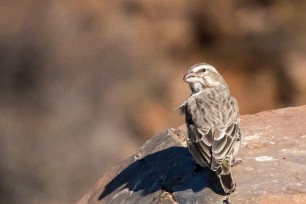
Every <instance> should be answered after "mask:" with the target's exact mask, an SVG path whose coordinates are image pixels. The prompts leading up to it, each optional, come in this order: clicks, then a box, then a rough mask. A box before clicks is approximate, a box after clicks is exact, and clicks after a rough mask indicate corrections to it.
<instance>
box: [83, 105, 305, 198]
mask: <svg viewBox="0 0 306 204" xmlns="http://www.w3.org/2000/svg"><path fill="white" fill-rule="evenodd" d="M241 129H242V133H243V136H244V138H243V142H242V146H241V149H240V152H239V155H238V156H240V157H241V158H242V160H243V162H242V163H241V164H239V165H237V166H235V167H233V176H234V179H235V181H236V183H237V188H236V191H235V192H234V193H233V194H231V195H230V196H229V198H230V200H231V202H232V203H252V204H254V203H263V204H267V203H306V106H301V107H295V108H285V109H279V110H272V111H267V112H261V113H258V114H254V115H245V116H242V117H241ZM185 133H186V129H185V126H181V127H179V128H177V129H168V130H166V131H164V132H162V133H160V134H159V135H157V136H154V137H153V138H152V139H150V140H148V141H147V142H146V143H145V144H144V145H143V147H142V148H141V149H140V151H139V153H138V154H136V155H134V156H132V157H130V158H129V159H127V160H125V161H123V162H121V164H119V165H118V166H116V167H114V168H113V169H112V170H111V171H109V172H108V173H106V174H105V175H104V176H103V177H102V178H101V179H100V180H99V181H98V182H97V184H96V186H95V187H94V188H93V189H92V190H90V191H89V192H88V193H87V194H86V195H85V196H83V198H82V199H81V200H80V201H79V202H78V204H85V203H97V204H98V203H222V201H224V199H225V197H224V196H223V195H222V193H221V192H220V188H219V186H218V185H217V184H216V180H215V178H214V177H213V176H212V175H211V173H210V172H209V171H208V170H207V169H198V168H196V165H195V164H194V162H193V160H192V157H191V155H190V154H189V152H188V150H187V149H186V147H185V146H186V144H185V140H184V134H185Z"/></svg>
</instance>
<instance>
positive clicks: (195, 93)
mask: <svg viewBox="0 0 306 204" xmlns="http://www.w3.org/2000/svg"><path fill="white" fill-rule="evenodd" d="M184 81H185V82H187V83H189V86H190V88H191V91H192V94H191V96H190V97H189V98H188V99H187V100H186V101H185V102H184V103H183V104H182V106H181V107H180V109H181V111H182V113H184V114H185V119H186V125H187V130H188V133H187V135H186V139H187V145H188V149H189V151H190V153H191V154H192V156H193V158H194V159H195V161H196V163H197V164H199V165H200V166H202V167H209V168H210V169H211V170H212V171H213V172H215V173H216V175H217V176H218V178H219V180H220V184H221V187H222V188H223V190H224V193H226V194H230V193H232V192H233V191H234V190H235V188H236V184H235V182H234V181H233V178H232V175H231V167H232V166H234V165H236V164H237V163H240V161H241V160H239V161H238V160H235V156H236V154H237V152H238V150H239V147H240V143H241V132H240V128H239V107H238V103H237V101H236V99H235V98H234V97H232V96H231V94H230V92H229V88H228V86H227V84H226V82H225V81H224V79H223V77H222V76H221V75H220V74H219V72H218V71H217V70H216V69H215V68H214V67H213V66H211V65H209V64H204V63H203V64H197V65H194V66H193V67H191V68H190V69H189V70H188V72H187V73H186V74H185V76H184Z"/></svg>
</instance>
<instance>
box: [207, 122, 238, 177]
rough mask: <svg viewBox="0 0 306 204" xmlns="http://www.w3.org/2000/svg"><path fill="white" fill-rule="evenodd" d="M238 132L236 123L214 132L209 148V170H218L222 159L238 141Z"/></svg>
mask: <svg viewBox="0 0 306 204" xmlns="http://www.w3.org/2000/svg"><path fill="white" fill-rule="evenodd" d="M238 131H239V127H238V124H237V123H231V124H230V125H229V126H227V127H225V128H220V129H216V130H215V133H214V137H213V138H214V139H213V143H212V147H211V152H212V158H211V169H212V170H213V171H218V169H220V166H221V164H222V162H223V160H224V158H225V157H226V156H227V155H229V153H230V152H231V151H232V147H233V144H234V142H235V141H237V139H238V138H237V135H238V134H239V133H238Z"/></svg>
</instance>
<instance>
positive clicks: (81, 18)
mask: <svg viewBox="0 0 306 204" xmlns="http://www.w3.org/2000/svg"><path fill="white" fill-rule="evenodd" d="M305 11H306V1H302V0H292V1H285V0H278V1H276V0H249V1H243V0H234V1H222V0H215V1H208V0H176V1H174V0H168V1H162V0H114V1H103V0H101V1H96V0H92V1H85V0H73V1H72V0H68V1H59V0H54V1H50V0H45V1H39V0H23V1H16V0H12V1H4V0H2V1H1V7H0V159H1V162H0V181H1V182H0V195H1V196H0V202H1V203H12V204H14V203H34V204H35V203H46V204H51V203H52V204H53V203H63V204H65V203H73V202H75V201H77V200H79V199H80V198H81V196H82V195H83V194H84V193H85V192H87V191H88V189H89V188H90V187H91V186H93V185H94V183H95V181H96V180H97V179H98V178H100V177H101V176H102V175H103V173H104V172H105V171H106V170H107V169H109V168H111V166H112V165H114V164H115V163H116V162H118V161H119V160H120V159H123V158H126V157H128V156H129V155H131V154H133V153H135V152H136V151H137V149H138V148H139V147H140V146H141V144H142V143H143V142H144V141H145V140H146V139H148V138H149V137H151V136H152V135H154V134H156V133H158V132H160V131H161V130H163V129H165V128H167V127H176V126H179V125H181V124H183V122H184V118H183V116H181V115H180V114H179V113H178V111H177V110H176V108H177V107H179V106H180V104H181V103H182V102H183V100H184V99H185V98H187V97H188V95H189V92H190V91H189V88H188V85H187V84H186V83H184V82H183V81H182V77H183V74H184V73H185V71H186V70H187V69H188V67H190V66H191V65H193V64H196V63H199V62H206V63H210V64H212V65H214V66H215V67H217V68H218V69H219V71H220V72H221V73H222V74H223V76H224V77H225V79H226V81H227V82H228V84H229V86H230V88H231V92H232V94H233V95H234V96H236V98H237V99H238V101H239V103H240V108H241V114H248V113H255V112H258V111H263V110H269V109H276V108H280V107H286V106H297V105H301V104H305V103H306V80H305V78H306V13H305Z"/></svg>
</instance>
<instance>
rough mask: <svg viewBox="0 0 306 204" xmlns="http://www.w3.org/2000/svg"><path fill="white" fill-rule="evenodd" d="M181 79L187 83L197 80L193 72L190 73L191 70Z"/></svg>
mask: <svg viewBox="0 0 306 204" xmlns="http://www.w3.org/2000/svg"><path fill="white" fill-rule="evenodd" d="M183 79H184V81H185V82H187V83H195V82H198V81H199V78H198V76H197V75H196V74H195V73H192V72H187V73H186V74H185V76H184V78H183Z"/></svg>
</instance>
